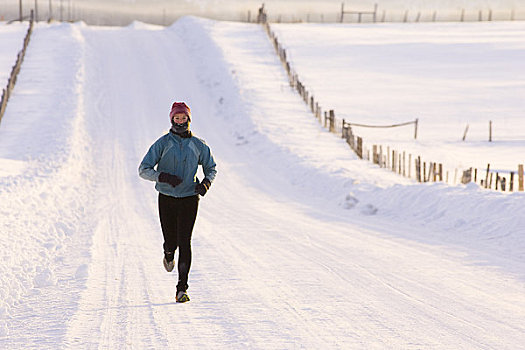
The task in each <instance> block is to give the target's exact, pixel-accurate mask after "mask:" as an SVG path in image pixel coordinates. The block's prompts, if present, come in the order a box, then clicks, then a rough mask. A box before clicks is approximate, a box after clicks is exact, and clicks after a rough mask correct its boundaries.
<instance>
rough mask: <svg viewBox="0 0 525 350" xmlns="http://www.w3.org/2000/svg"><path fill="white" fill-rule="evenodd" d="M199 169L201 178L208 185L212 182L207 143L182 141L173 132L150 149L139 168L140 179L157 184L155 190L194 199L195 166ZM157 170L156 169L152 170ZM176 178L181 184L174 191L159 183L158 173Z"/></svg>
mask: <svg viewBox="0 0 525 350" xmlns="http://www.w3.org/2000/svg"><path fill="white" fill-rule="evenodd" d="M199 165H202V170H203V172H204V176H205V178H206V179H208V180H209V181H210V183H211V182H213V179H215V174H216V173H217V171H216V170H215V166H216V164H215V161H214V160H213V156H212V155H211V151H210V148H209V147H208V145H206V143H205V142H204V141H203V140H201V139H199V138H197V137H195V136H191V137H187V138H183V137H180V136H179V135H176V134H174V133H172V132H169V133H167V134H166V135H164V136H162V137H161V138H160V139H158V140H157V141H155V143H154V144H153V145H152V146H151V147H150V149H149V151H148V153H146V155H145V156H144V159H143V160H142V162H141V163H140V166H139V175H140V177H142V178H143V179H146V180H150V181H156V182H157V184H156V185H155V188H156V189H157V191H159V192H160V193H162V194H165V195H167V196H172V197H179V198H181V197H189V196H194V195H195V194H196V192H195V185H197V184H198V183H199V180H198V179H197V169H198V166H199ZM155 166H157V169H155ZM162 172H164V173H169V174H172V175H177V176H178V177H180V178H181V179H182V183H181V184H180V185H178V186H176V187H173V186H171V185H170V184H168V183H163V182H159V175H160V173H162Z"/></svg>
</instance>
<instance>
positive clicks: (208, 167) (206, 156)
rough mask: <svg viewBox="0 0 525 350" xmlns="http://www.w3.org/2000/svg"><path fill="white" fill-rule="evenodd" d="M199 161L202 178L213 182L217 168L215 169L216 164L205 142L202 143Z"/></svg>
mask: <svg viewBox="0 0 525 350" xmlns="http://www.w3.org/2000/svg"><path fill="white" fill-rule="evenodd" d="M199 163H200V164H201V165H202V171H203V172H204V178H205V179H208V180H210V183H211V182H213V180H214V179H215V175H216V174H217V170H216V169H215V167H216V166H217V164H215V160H214V159H213V156H212V154H211V151H210V148H209V147H208V145H206V144H205V143H203V144H202V150H201V153H200V159H199Z"/></svg>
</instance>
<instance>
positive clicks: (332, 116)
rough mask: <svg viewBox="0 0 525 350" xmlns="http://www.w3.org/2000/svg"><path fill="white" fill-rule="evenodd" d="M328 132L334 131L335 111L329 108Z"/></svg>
mask: <svg viewBox="0 0 525 350" xmlns="http://www.w3.org/2000/svg"><path fill="white" fill-rule="evenodd" d="M329 130H330V132H335V113H334V110H333V109H331V110H330V129H329Z"/></svg>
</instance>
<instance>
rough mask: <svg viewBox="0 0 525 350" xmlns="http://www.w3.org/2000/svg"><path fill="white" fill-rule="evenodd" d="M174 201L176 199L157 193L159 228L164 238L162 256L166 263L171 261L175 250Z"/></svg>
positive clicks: (175, 220)
mask: <svg viewBox="0 0 525 350" xmlns="http://www.w3.org/2000/svg"><path fill="white" fill-rule="evenodd" d="M175 201H176V198H173V197H170V196H166V195H164V194H162V193H159V217H160V226H161V227H162V234H163V236H164V255H165V257H166V260H167V261H171V260H173V255H174V254H175V250H176V249H177V207H176V205H175V204H176V202H175ZM170 258H171V259H170Z"/></svg>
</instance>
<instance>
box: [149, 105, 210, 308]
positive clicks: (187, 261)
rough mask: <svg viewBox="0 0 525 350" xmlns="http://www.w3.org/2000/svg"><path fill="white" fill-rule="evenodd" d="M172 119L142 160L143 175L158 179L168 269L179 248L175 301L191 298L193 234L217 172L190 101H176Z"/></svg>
mask: <svg viewBox="0 0 525 350" xmlns="http://www.w3.org/2000/svg"><path fill="white" fill-rule="evenodd" d="M170 121H171V129H170V131H169V132H168V133H167V134H166V135H164V136H162V137H161V138H160V139H158V140H157V141H156V142H155V143H154V144H153V145H152V146H151V147H150V149H149V151H148V153H147V154H146V156H145V157H144V159H143V160H142V163H140V166H139V175H140V177H142V178H143V179H146V180H150V181H155V182H156V185H155V188H156V190H157V191H158V192H159V216H160V224H161V227H162V234H163V235H164V260H163V263H164V267H165V268H166V270H167V271H168V272H171V271H172V270H173V268H174V265H175V264H174V261H173V260H174V255H175V250H176V249H177V247H178V248H179V261H178V263H177V268H178V272H179V281H178V283H177V292H176V294H175V300H176V301H177V302H181V303H182V302H186V301H189V300H190V298H189V297H188V294H187V293H186V290H187V289H188V274H189V271H190V265H191V234H192V231H193V226H194V224H195V219H196V218H197V208H198V204H199V195H201V196H204V195H205V194H206V192H207V191H208V189H209V188H210V185H211V183H212V182H213V179H214V178H215V174H216V173H217V171H216V170H215V166H216V164H215V161H214V159H213V156H212V155H211V152H210V148H209V147H208V146H207V145H206V143H205V142H204V141H203V140H201V139H199V138H197V137H195V136H193V134H192V133H191V131H190V122H191V111H190V108H189V107H188V106H187V105H186V103H184V102H175V103H173V105H172V106H171V111H170ZM199 165H201V166H202V169H203V172H204V176H205V177H204V179H203V180H202V181H201V182H199V180H198V179H197V176H196V174H197V169H198V166H199ZM155 166H157V169H155Z"/></svg>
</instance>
